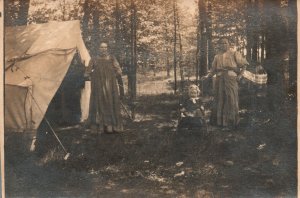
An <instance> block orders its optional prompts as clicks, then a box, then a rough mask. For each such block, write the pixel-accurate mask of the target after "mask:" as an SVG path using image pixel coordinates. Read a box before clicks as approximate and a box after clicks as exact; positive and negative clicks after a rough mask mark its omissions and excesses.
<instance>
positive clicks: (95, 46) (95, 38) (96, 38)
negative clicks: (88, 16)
mask: <svg viewBox="0 0 300 198" xmlns="http://www.w3.org/2000/svg"><path fill="white" fill-rule="evenodd" d="M92 16H93V29H92V35H91V41H92V42H91V44H92V46H91V47H92V52H94V55H96V54H98V52H99V45H100V38H101V35H100V21H99V10H98V9H96V8H94V10H93V12H92Z"/></svg>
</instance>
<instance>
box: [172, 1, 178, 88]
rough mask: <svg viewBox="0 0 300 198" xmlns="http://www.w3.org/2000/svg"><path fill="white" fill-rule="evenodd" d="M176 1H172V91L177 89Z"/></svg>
mask: <svg viewBox="0 0 300 198" xmlns="http://www.w3.org/2000/svg"><path fill="white" fill-rule="evenodd" d="M176 4H177V2H176V0H174V1H173V17H174V24H173V25H174V40H173V42H174V43H173V44H174V47H173V65H174V92H175V93H176V91H177V71H176V69H177V68H176V67H177V57H176V56H177V53H176V47H177V23H176V15H177V14H176V12H177V6H176Z"/></svg>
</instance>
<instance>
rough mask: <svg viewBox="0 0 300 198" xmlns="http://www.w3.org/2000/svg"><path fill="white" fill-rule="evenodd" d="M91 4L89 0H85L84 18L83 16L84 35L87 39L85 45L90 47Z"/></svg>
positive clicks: (84, 38)
mask: <svg viewBox="0 0 300 198" xmlns="http://www.w3.org/2000/svg"><path fill="white" fill-rule="evenodd" d="M90 15H91V11H90V5H89V0H85V1H84V4H83V18H82V37H83V40H84V41H85V45H86V46H87V48H90V41H89V39H88V38H89V36H90V33H89V21H90Z"/></svg>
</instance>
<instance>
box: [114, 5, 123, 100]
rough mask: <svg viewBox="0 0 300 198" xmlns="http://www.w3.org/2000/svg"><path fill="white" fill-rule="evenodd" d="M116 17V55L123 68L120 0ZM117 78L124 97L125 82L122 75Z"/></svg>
mask: <svg viewBox="0 0 300 198" xmlns="http://www.w3.org/2000/svg"><path fill="white" fill-rule="evenodd" d="M115 19H116V23H115V41H116V43H115V56H116V59H117V60H118V62H119V63H120V66H121V68H122V67H123V64H122V62H121V50H120V48H121V46H122V42H121V34H120V31H121V30H120V19H121V16H120V2H119V0H116V7H115ZM117 80H118V85H119V90H120V97H121V98H123V97H124V95H125V91H124V83H123V80H122V76H119V75H118V76H117Z"/></svg>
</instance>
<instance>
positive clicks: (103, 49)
mask: <svg viewBox="0 0 300 198" xmlns="http://www.w3.org/2000/svg"><path fill="white" fill-rule="evenodd" d="M99 51H100V54H107V52H108V50H107V44H106V43H101V45H100V48H99Z"/></svg>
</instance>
